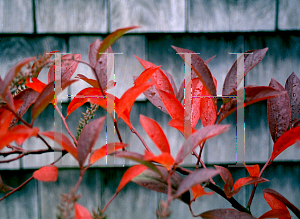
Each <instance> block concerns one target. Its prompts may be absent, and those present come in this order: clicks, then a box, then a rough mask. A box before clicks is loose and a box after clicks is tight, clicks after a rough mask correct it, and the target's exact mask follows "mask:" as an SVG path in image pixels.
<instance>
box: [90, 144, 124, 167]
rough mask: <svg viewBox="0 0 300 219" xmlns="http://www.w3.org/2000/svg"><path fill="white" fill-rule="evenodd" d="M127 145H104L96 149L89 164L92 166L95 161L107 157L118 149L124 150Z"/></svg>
mask: <svg viewBox="0 0 300 219" xmlns="http://www.w3.org/2000/svg"><path fill="white" fill-rule="evenodd" d="M126 146H128V144H124V143H121V142H112V143H108V144H106V145H103V146H102V147H101V148H99V149H96V150H95V151H94V152H93V153H92V155H91V156H90V163H91V164H93V163H95V162H96V161H97V160H99V159H101V158H102V157H104V156H106V155H109V154H111V153H113V152H115V151H117V150H119V149H122V148H125V147H126Z"/></svg>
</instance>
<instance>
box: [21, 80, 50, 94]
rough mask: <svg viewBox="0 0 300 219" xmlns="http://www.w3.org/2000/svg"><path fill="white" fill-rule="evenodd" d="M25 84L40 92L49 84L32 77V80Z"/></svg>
mask: <svg viewBox="0 0 300 219" xmlns="http://www.w3.org/2000/svg"><path fill="white" fill-rule="evenodd" d="M25 85H26V87H29V88H31V89H32V90H34V91H36V92H38V93H41V92H42V91H43V90H44V88H45V87H46V86H47V85H46V84H45V83H43V82H41V81H40V80H39V79H37V78H32V82H27V83H26V84H25Z"/></svg>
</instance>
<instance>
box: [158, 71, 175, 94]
mask: <svg viewBox="0 0 300 219" xmlns="http://www.w3.org/2000/svg"><path fill="white" fill-rule="evenodd" d="M162 71H163V73H164V74H165V75H166V76H167V78H168V80H169V81H170V84H171V86H172V88H173V91H174V96H175V97H177V93H178V91H177V87H176V84H175V81H174V78H173V76H172V75H171V74H170V73H169V72H167V71H166V70H163V69H162Z"/></svg>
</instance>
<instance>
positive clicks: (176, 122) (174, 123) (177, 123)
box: [168, 119, 197, 137]
mask: <svg viewBox="0 0 300 219" xmlns="http://www.w3.org/2000/svg"><path fill="white" fill-rule="evenodd" d="M168 125H169V126H171V127H173V128H175V129H177V130H178V131H180V132H181V133H182V135H183V136H185V133H184V120H180V119H171V120H170V122H169V123H168ZM196 131H197V129H194V128H192V133H194V132H196ZM187 137H189V136H187Z"/></svg>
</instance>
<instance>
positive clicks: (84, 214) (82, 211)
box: [74, 202, 93, 219]
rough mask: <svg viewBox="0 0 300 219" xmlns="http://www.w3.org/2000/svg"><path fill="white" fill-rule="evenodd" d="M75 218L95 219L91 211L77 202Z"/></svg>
mask: <svg viewBox="0 0 300 219" xmlns="http://www.w3.org/2000/svg"><path fill="white" fill-rule="evenodd" d="M74 207H75V219H93V217H92V215H91V213H90V212H89V211H88V210H87V209H86V208H85V207H83V206H82V205H80V204H78V203H77V202H75V204H74Z"/></svg>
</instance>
